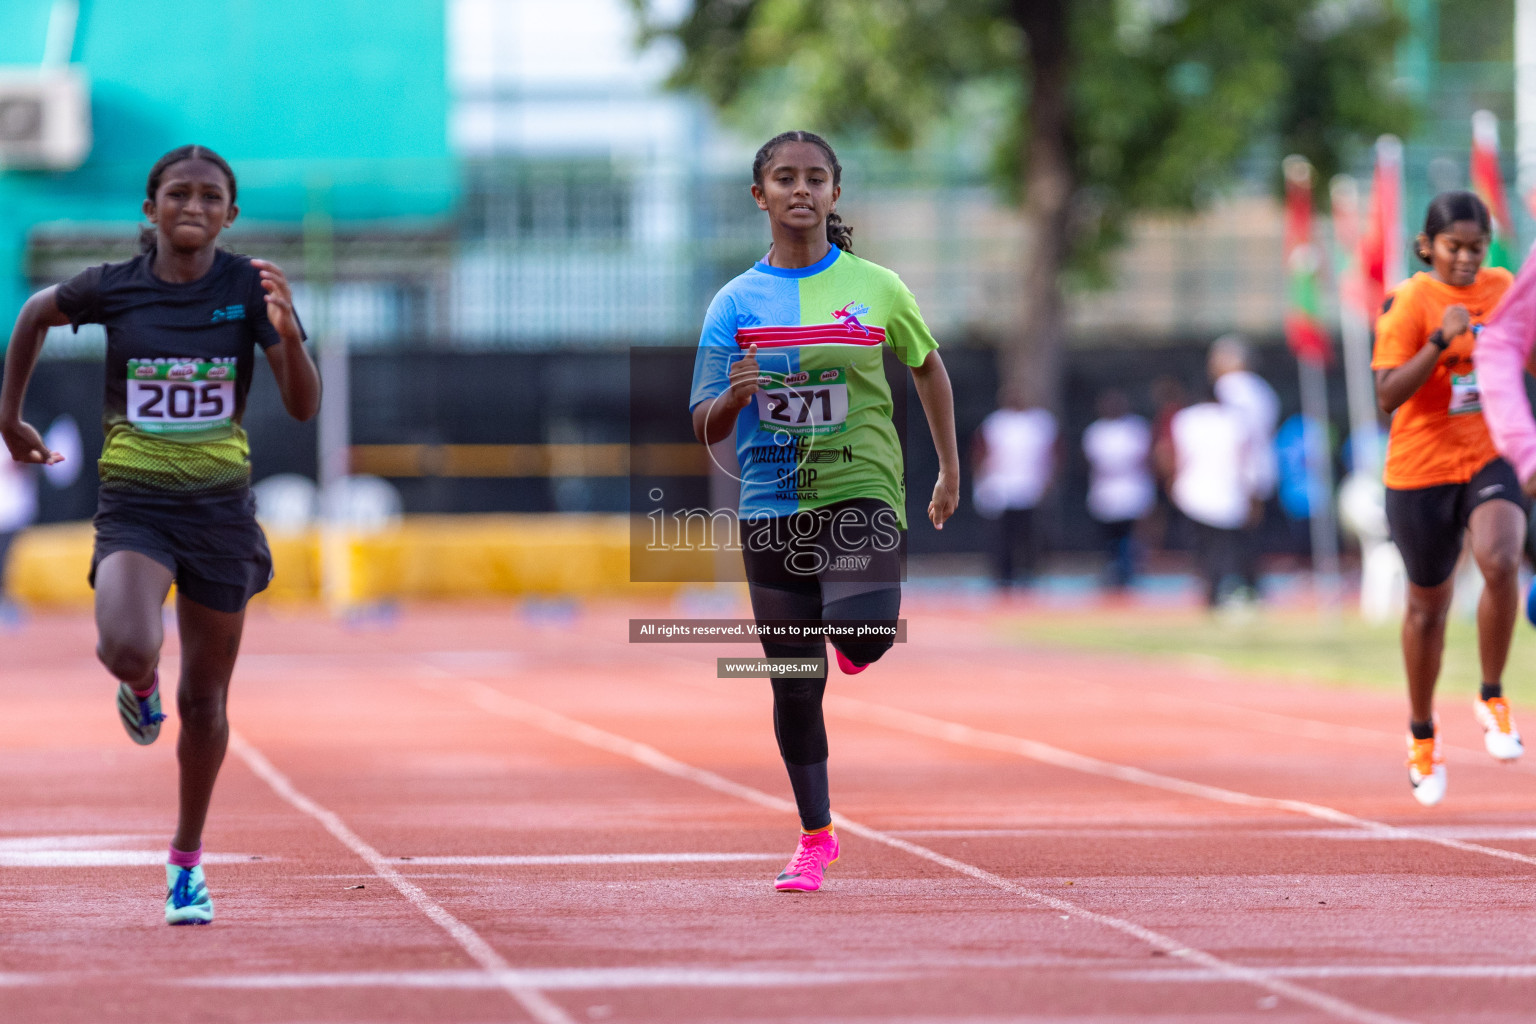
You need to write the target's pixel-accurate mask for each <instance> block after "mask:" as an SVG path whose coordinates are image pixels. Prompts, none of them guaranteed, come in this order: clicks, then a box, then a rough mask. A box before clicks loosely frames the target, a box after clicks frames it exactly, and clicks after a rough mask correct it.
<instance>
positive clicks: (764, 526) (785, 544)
mask: <svg viewBox="0 0 1536 1024" xmlns="http://www.w3.org/2000/svg"><path fill="white" fill-rule="evenodd" d="M898 522H899V520H898V519H897V518H896V513H895V511H894V510H893V509H892V508H891V507H890V506H889V505H887V504H886V503H885V502H883V501H880V500H879V499H878V498H854V499H851V500H849V501H840V502H837V503H836V504H832V505H826V506H823V507H822V508H812V509H801V510H799V511H797V512H791V513H789V514H787V515H782V516H770V517H765V518H750V519H744V520H742V523H741V547H742V560H743V561H744V562H745V566H746V572H747V582H748V583H752V584H754V585H756V586H761V587H774V588H777V589H779V590H794V591H803V592H813V593H814V592H817V591H821V592H822V595H823V597H824V598H825V599H826V600H829V601H830V600H837V599H839V598H840V597H845V596H850V595H853V594H858V593H866V592H869V591H872V590H881V589H885V588H887V587H899V586H901V581H902V576H903V570H904V568H905V558H904V557H903V556H904V554H905V552H906V539H907V533H906V531H905V530H903V529H901V528H900V526H899V525H898Z"/></svg>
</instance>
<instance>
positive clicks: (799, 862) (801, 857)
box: [773, 827, 838, 892]
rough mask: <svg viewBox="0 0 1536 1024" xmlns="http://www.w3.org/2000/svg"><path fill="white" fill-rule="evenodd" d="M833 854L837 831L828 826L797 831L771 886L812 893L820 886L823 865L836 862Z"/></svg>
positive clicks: (835, 851) (782, 890) (823, 870)
mask: <svg viewBox="0 0 1536 1024" xmlns="http://www.w3.org/2000/svg"><path fill="white" fill-rule="evenodd" d="M837 854H838V847H837V833H836V832H834V831H833V830H832V829H831V828H830V827H828V828H826V829H824V830H823V831H820V832H809V833H807V832H801V833H800V845H799V846H797V847H796V848H795V855H794V856H793V857H791V858H789V863H788V864H786V865H784V870H783V871H781V872H779V877H778V878H775V879H774V880H773V887H774V888H775V889H777V890H779V891H780V892H815V891H816V890H817V889H820V888H821V881H822V878H823V877H825V875H826V872H827V868H828V867H830V866H831V865H833V864H836V863H837Z"/></svg>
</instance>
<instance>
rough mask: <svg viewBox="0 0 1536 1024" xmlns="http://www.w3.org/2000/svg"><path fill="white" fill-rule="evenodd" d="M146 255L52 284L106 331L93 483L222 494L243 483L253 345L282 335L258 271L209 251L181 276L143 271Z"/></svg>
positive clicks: (60, 297) (64, 308) (61, 300)
mask: <svg viewBox="0 0 1536 1024" xmlns="http://www.w3.org/2000/svg"><path fill="white" fill-rule="evenodd" d="M153 261H154V251H153V250H151V251H150V252H147V253H142V254H140V255H138V256H135V257H134V258H133V259H131V260H126V261H124V262H122V263H104V264H102V265H101V266H97V267H91V268H90V269H88V270H85V271H82V272H81V273H80V274H77V275H76V276H75V277H72V278H70V279H69V280H68V281H65V282H64V283H63V284H60V285H59V286H58V288H57V289H56V290H55V299H56V301H57V302H58V306H59V310H60V311H61V312H63V313H64V315H65V316H67V317H69V321H70V323H71V324H73V325H74V326H75V327H77V328H78V327H79V326H80V325H81V324H90V323H95V324H102V325H103V326H104V327H105V328H106V331H107V383H106V396H105V401H104V403H103V414H102V420H103V427H104V429H105V432H106V435H107V439H106V444H105V446H104V447H103V450H102V456H101V462H100V463H99V468H100V471H101V481H102V484H103V485H104V486H114V487H123V488H130V489H148V490H157V491H159V490H170V491H181V492H189V491H222V490H227V489H230V488H232V487H240V486H244V485H245V484H246V483H248V482H249V480H250V459H249V449H248V448H247V446H246V440H245V432H244V431H243V430H242V429H241V428H240V420H241V418H242V417H243V415H244V414H245V400H246V395H247V394H248V393H249V391H250V388H251V376H252V371H253V370H254V369H255V351H256V348H255V347H256V346H257V345H260V346H261V347H262V348H270V347H271V346H273V345H275V344H277V343H278V342H279V341H281V340H282V339H281V338H280V336H279V335H278V333H277V331H276V330H275V329H274V328H273V327H272V324H271V322H270V321H268V319H267V307H266V300H265V295H266V293H265V291H264V290H263V289H262V287H261V272H260V271H258V270H257V269H256V268H255V267H253V266H251V261H250V258H249V257H246V256H240V255H236V254H234V253H228V252H224V251H222V250H221V251H219V252H216V253H215V254H214V259H213V266H212V267H210V268H209V270H208V273H206V274H204V275H203V276H202V277H200V278H198V279H197V280H196V281H190V282H187V283H185V284H173V283H170V282H167V281H162V280H160V279H159V278H157V277H156V276H155V275H154V273H153V272H152V271H151V269H150V268H151V266H152V265H153Z"/></svg>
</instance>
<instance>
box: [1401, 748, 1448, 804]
mask: <svg viewBox="0 0 1536 1024" xmlns="http://www.w3.org/2000/svg"><path fill="white" fill-rule="evenodd" d="M1408 781H1409V783H1410V784H1412V786H1413V798H1414V799H1415V800H1417V801H1418V802H1419V803H1421V804H1423V805H1424V806H1425V807H1433V806H1435V804H1437V803H1439V802H1440V801H1441V800H1443V799H1445V759H1444V758H1442V757H1441V756H1440V745H1439V740H1438V739H1436V738H1434V737H1431V738H1430V739H1427V740H1416V739H1414V738H1413V733H1409V734H1408Z"/></svg>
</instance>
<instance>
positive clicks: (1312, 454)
mask: <svg viewBox="0 0 1536 1024" xmlns="http://www.w3.org/2000/svg"><path fill="white" fill-rule="evenodd" d="M1281 166H1282V168H1283V169H1284V172H1285V192H1286V239H1285V247H1286V252H1285V257H1286V272H1287V273H1288V274H1289V275H1290V278H1291V282H1292V286H1291V288H1290V289H1289V291H1290V295H1291V303H1292V308H1291V309H1290V310H1289V312H1288V316H1287V321H1288V326H1289V327H1290V329H1289V330H1288V331H1287V334H1288V335H1289V337H1288V339H1287V340H1288V341H1289V342H1290V344H1291V348H1292V349H1293V350H1294V351H1295V353H1296V365H1297V369H1298V372H1299V374H1300V383H1301V420H1302V425H1303V430H1302V439H1303V444H1304V446H1305V452H1306V466H1307V522H1308V525H1309V527H1310V529H1311V540H1312V581H1313V593H1314V594H1315V595H1316V596H1317V601H1318V613H1319V614H1327V612H1328V611H1329V610H1330V609H1332V608H1333V607H1334V606H1335V605H1336V604H1337V602H1338V596H1339V532H1338V527H1337V525H1336V524H1335V522H1334V517H1333V472H1332V466H1331V463H1330V460H1329V458H1328V441H1327V437H1328V381H1327V377H1326V375H1325V373H1324V370H1323V364H1324V360H1325V359H1326V357H1327V350H1326V348H1325V346H1326V345H1327V338H1326V335H1323V334H1322V333H1321V325H1320V324H1319V323H1318V321H1317V319H1316V316H1317V310H1316V308H1315V298H1316V292H1315V282H1316V275H1317V272H1318V269H1319V264H1320V262H1321V261H1320V260H1319V259H1318V253H1317V247H1316V245H1315V244H1314V241H1313V238H1312V165H1311V164H1310V163H1308V162H1307V160H1306V159H1305V158H1304V157H1300V156H1288V157H1286V158H1285V160H1284V161H1283V163H1282V165H1281ZM1307 277H1310V279H1311V282H1312V285H1313V289H1314V290H1313V291H1312V292H1311V293H1310V297H1311V299H1312V300H1313V307H1314V308H1311V309H1305V308H1297V307H1296V303H1297V302H1298V301H1301V300H1302V296H1301V295H1300V294H1299V293H1298V288H1297V282H1298V281H1301V280H1303V279H1304V278H1307Z"/></svg>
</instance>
